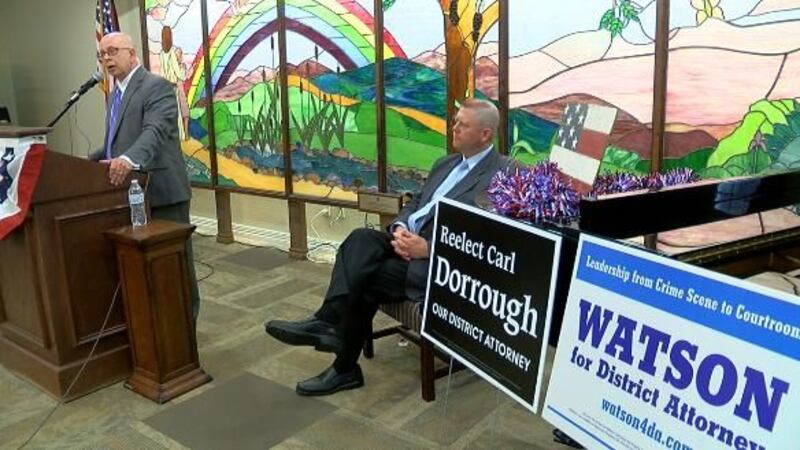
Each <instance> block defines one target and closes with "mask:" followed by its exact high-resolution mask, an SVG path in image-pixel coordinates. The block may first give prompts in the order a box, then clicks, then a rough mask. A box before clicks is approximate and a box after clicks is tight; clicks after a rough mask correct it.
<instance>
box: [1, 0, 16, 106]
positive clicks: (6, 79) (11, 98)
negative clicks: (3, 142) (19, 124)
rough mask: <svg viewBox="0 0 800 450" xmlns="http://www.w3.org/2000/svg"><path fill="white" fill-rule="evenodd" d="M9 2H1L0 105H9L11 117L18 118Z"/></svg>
mask: <svg viewBox="0 0 800 450" xmlns="http://www.w3.org/2000/svg"><path fill="white" fill-rule="evenodd" d="M8 9H9V8H8V4H7V3H6V2H0V105H2V106H7V107H8V110H9V112H10V113H11V119H12V120H14V121H16V120H17V101H16V97H15V95H14V80H13V78H12V77H11V63H10V62H9V58H8V55H9V50H10V45H8V44H7V43H9V42H11V38H10V36H9V32H8V27H7V25H6V23H7V22H8V13H7V10H8Z"/></svg>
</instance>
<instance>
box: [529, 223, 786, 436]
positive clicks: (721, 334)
mask: <svg viewBox="0 0 800 450" xmlns="http://www.w3.org/2000/svg"><path fill="white" fill-rule="evenodd" d="M543 417H544V418H545V419H546V420H548V421H549V422H551V423H552V424H553V425H555V426H557V427H558V428H560V429H561V430H562V431H564V432H566V433H567V434H569V435H570V436H571V437H572V438H574V439H575V440H577V441H579V442H580V443H581V444H583V445H584V446H585V447H587V448H589V449H658V448H666V449H680V450H688V449H694V450H708V449H737V450H745V449H747V450H779V449H780V450H796V449H798V448H800V302H798V299H797V297H794V296H791V295H788V294H785V293H782V292H778V291H774V290H771V289H768V288H764V287H760V286H757V285H754V284H752V283H748V282H746V281H743V280H739V279H735V278H732V277H728V276H725V275H721V274H719V273H715V272H711V271H708V270H705V269H701V268H698V267H695V266H691V265H688V264H684V263H680V262H677V261H674V260H671V259H669V258H665V257H662V256H658V255H655V254H652V253H649V252H645V251H643V250H639V249H634V248H631V247H627V246H623V245H621V244H618V243H614V242H609V241H605V240H601V239H597V238H594V237H589V236H585V235H584V236H582V237H581V240H580V242H579V245H578V254H577V257H576V259H575V268H574V271H573V276H572V284H571V287H570V293H569V298H568V299H567V308H566V311H565V315H564V323H563V325H562V328H561V334H560V338H559V341H558V349H557V352H556V358H555V363H554V368H553V373H552V375H551V378H550V386H549V388H548V391H547V398H546V400H545V407H544V412H543Z"/></svg>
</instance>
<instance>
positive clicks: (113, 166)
mask: <svg viewBox="0 0 800 450" xmlns="http://www.w3.org/2000/svg"><path fill="white" fill-rule="evenodd" d="M100 162H102V163H106V164H108V181H109V182H110V183H111V184H112V185H114V186H119V185H121V184H122V182H123V181H125V178H127V177H128V174H129V173H131V170H133V166H132V165H131V163H129V162H128V161H126V160H125V159H124V158H114V159H104V160H102V161H100Z"/></svg>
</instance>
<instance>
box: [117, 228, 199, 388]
mask: <svg viewBox="0 0 800 450" xmlns="http://www.w3.org/2000/svg"><path fill="white" fill-rule="evenodd" d="M192 231H194V225H188V224H183V223H175V222H167V221H164V220H153V221H151V222H150V223H148V224H147V225H146V226H143V227H132V226H130V225H127V226H124V227H120V228H117V229H114V230H109V231H107V232H106V233H105V234H106V236H108V238H109V239H111V240H112V241H114V244H115V246H116V249H117V262H118V265H119V270H120V272H121V273H122V279H123V281H122V292H123V294H124V299H125V313H126V314H127V316H128V323H129V324H130V326H129V328H128V336H129V338H130V342H131V351H132V356H133V366H134V369H133V376H131V377H130V379H128V382H127V383H126V384H125V387H127V388H129V389H131V390H133V391H134V392H138V393H139V394H141V395H143V396H145V397H147V398H149V399H150V400H153V401H154V402H156V403H164V402H167V401H169V400H172V399H173V398H175V397H177V396H179V395H181V394H184V393H186V392H189V391H190V390H192V389H194V388H196V387H198V386H201V385H203V384H205V383H208V382H209V381H211V377H210V376H209V375H208V374H206V373H205V372H204V371H203V369H202V368H201V367H200V360H199V358H198V355H197V340H196V337H195V332H194V325H193V324H192V322H193V319H192V301H191V295H190V292H191V287H190V286H189V269H188V267H187V261H186V241H187V240H188V239H189V238H190V237H191V235H192Z"/></svg>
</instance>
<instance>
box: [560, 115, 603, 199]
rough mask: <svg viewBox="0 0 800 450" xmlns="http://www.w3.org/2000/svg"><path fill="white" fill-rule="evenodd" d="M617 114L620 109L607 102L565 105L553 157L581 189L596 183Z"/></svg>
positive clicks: (583, 191) (584, 190) (585, 190)
mask: <svg viewBox="0 0 800 450" xmlns="http://www.w3.org/2000/svg"><path fill="white" fill-rule="evenodd" d="M616 118H617V110H616V109H615V108H609V107H606V106H599V105H589V104H584V103H570V104H568V105H567V106H566V107H565V108H564V116H563V118H562V121H561V128H559V129H558V135H557V136H556V142H555V145H554V146H553V150H552V152H551V153H550V161H552V162H555V163H556V164H558V166H559V169H560V170H561V172H562V173H564V174H565V175H567V176H568V177H570V178H571V179H572V181H573V185H575V187H576V188H577V189H578V191H579V192H581V193H586V192H589V190H591V187H592V185H593V184H594V180H595V178H596V177H597V172H598V171H599V170H600V163H601V161H602V160H603V156H604V153H605V150H606V146H607V145H608V140H609V134H611V128H612V127H613V126H614V121H615V120H616Z"/></svg>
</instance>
